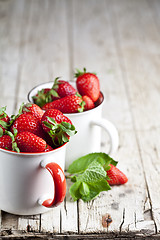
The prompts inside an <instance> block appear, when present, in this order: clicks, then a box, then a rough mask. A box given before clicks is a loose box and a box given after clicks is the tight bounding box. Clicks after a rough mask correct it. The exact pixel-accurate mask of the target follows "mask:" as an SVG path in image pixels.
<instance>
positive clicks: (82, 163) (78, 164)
mask: <svg viewBox="0 0 160 240" xmlns="http://www.w3.org/2000/svg"><path fill="white" fill-rule="evenodd" d="M97 159H99V160H98V161H99V162H100V163H101V165H102V166H103V165H105V166H106V167H107V166H108V165H109V164H113V165H114V166H116V165H117V162H116V161H115V160H113V159H112V158H111V157H110V156H109V155H108V154H106V153H102V152H97V153H90V154H87V155H85V156H83V157H80V158H78V159H76V160H75V161H74V162H73V163H72V164H71V165H70V166H69V168H68V172H69V173H71V174H75V173H82V172H84V171H85V170H86V169H87V167H88V166H89V165H90V163H91V162H93V161H95V160H97Z"/></svg>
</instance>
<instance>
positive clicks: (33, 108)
mask: <svg viewBox="0 0 160 240" xmlns="http://www.w3.org/2000/svg"><path fill="white" fill-rule="evenodd" d="M22 112H23V113H30V114H31V115H33V116H34V117H36V118H37V119H38V120H39V122H41V118H42V116H43V113H44V112H43V110H42V109H41V108H40V107H39V106H38V105H37V104H33V103H26V104H25V105H23V107H22Z"/></svg>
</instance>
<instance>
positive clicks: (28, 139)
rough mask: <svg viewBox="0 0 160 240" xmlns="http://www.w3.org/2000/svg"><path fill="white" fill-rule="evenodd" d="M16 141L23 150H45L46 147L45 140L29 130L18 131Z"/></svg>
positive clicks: (33, 151)
mask: <svg viewBox="0 0 160 240" xmlns="http://www.w3.org/2000/svg"><path fill="white" fill-rule="evenodd" d="M16 143H17V146H18V148H19V149H20V151H21V152H32V153H35V152H44V151H45V148H46V141H45V140H43V139H42V138H40V137H38V136H37V135H35V134H33V133H31V132H28V131H25V132H20V133H18V134H17V136H16Z"/></svg>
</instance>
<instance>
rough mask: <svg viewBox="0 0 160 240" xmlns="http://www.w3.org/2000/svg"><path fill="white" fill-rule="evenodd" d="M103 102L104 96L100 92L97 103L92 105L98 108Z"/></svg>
mask: <svg viewBox="0 0 160 240" xmlns="http://www.w3.org/2000/svg"><path fill="white" fill-rule="evenodd" d="M103 100H104V96H103V94H102V93H101V92H100V94H99V98H98V99H97V101H96V102H95V103H94V105H95V107H97V106H99V105H100V104H101V103H102V102H103Z"/></svg>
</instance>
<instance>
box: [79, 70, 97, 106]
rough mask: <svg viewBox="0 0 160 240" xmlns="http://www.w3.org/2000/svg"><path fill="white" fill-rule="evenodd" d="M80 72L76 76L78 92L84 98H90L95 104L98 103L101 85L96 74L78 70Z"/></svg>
mask: <svg viewBox="0 0 160 240" xmlns="http://www.w3.org/2000/svg"><path fill="white" fill-rule="evenodd" d="M77 71H78V72H77V73H76V74H75V77H76V78H77V80H76V85H77V89H78V92H79V93H80V94H81V95H82V96H83V95H87V96H89V97H90V98H91V99H92V101H93V102H95V101H97V99H98V97H99V94H100V84H99V79H98V77H97V76H96V75H95V74H94V73H90V72H86V69H85V68H84V72H81V71H79V70H77Z"/></svg>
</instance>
